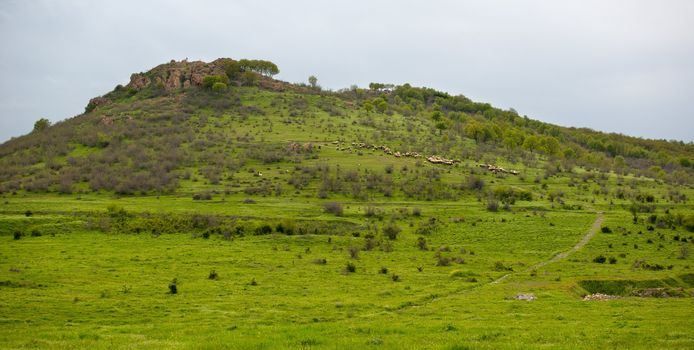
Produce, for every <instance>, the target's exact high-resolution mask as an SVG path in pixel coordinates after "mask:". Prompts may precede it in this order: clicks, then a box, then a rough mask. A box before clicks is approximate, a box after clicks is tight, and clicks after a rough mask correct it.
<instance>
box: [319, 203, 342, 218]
mask: <svg viewBox="0 0 694 350" xmlns="http://www.w3.org/2000/svg"><path fill="white" fill-rule="evenodd" d="M323 210H324V211H325V212H326V213H331V214H334V215H335V216H342V215H343V214H344V209H343V207H342V203H338V202H327V203H324V204H323Z"/></svg>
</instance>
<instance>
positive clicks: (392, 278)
mask: <svg viewBox="0 0 694 350" xmlns="http://www.w3.org/2000/svg"><path fill="white" fill-rule="evenodd" d="M390 279H391V280H393V282H400V276H399V275H396V274H392V275H391V276H390Z"/></svg>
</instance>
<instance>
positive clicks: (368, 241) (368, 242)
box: [364, 237, 378, 250]
mask: <svg viewBox="0 0 694 350" xmlns="http://www.w3.org/2000/svg"><path fill="white" fill-rule="evenodd" d="M377 245H378V242H377V241H376V240H375V239H373V237H366V238H365V239H364V250H373V249H374V248H376V246H377Z"/></svg>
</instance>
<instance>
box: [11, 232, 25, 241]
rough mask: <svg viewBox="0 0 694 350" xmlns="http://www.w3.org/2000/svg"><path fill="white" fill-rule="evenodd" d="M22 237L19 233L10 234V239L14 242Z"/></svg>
mask: <svg viewBox="0 0 694 350" xmlns="http://www.w3.org/2000/svg"><path fill="white" fill-rule="evenodd" d="M22 236H24V234H23V233H22V232H20V231H14V233H13V234H12V237H13V238H14V240H15V241H16V240H19V239H20V238H22Z"/></svg>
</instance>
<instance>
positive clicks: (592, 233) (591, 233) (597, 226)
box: [361, 212, 604, 317]
mask: <svg viewBox="0 0 694 350" xmlns="http://www.w3.org/2000/svg"><path fill="white" fill-rule="evenodd" d="M597 214H598V217H597V218H595V221H594V222H593V225H591V227H590V229H588V232H587V233H586V234H585V235H584V236H583V237H582V238H581V240H580V241H578V243H576V245H574V246H573V247H571V249H569V250H567V251H564V252H561V253H559V254H557V255H555V256H553V257H552V258H551V259H549V260H545V261H542V262H539V263H537V264H535V265H532V266H530V267H529V268H527V269H525V270H523V271H519V272H511V273H508V274H505V275H503V276H501V277H499V278H497V279H495V280H493V281H491V282H488V283H482V284H478V285H476V286H474V287H472V288H460V289H457V290H454V291H451V292H449V293H446V294H444V295H436V296H433V297H432V296H427V297H426V298H423V299H420V300H419V301H416V302H410V303H405V304H403V305H401V306H399V307H396V308H393V309H391V310H387V311H385V310H383V311H379V312H376V313H370V314H367V315H362V316H361V317H372V316H375V315H379V314H385V313H387V312H392V311H396V312H404V311H406V310H408V309H412V308H419V307H423V306H425V305H427V304H429V303H432V302H435V301H441V300H442V299H447V298H451V297H454V296H459V295H461V294H468V293H471V292H474V291H477V290H480V289H482V288H485V287H488V286H490V285H494V284H499V283H501V282H503V281H504V280H505V279H507V278H508V277H509V276H513V275H514V274H518V273H527V272H529V271H532V270H536V269H539V268H542V267H545V266H547V265H548V264H551V263H554V262H557V261H559V260H562V259H564V258H566V257H568V256H569V255H571V254H573V253H575V252H576V251H578V250H580V249H581V248H583V247H584V246H585V245H586V244H588V242H590V240H591V239H592V238H593V236H595V234H596V233H597V232H598V230H600V226H602V222H603V220H604V216H603V213H602V212H598V213H597Z"/></svg>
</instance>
